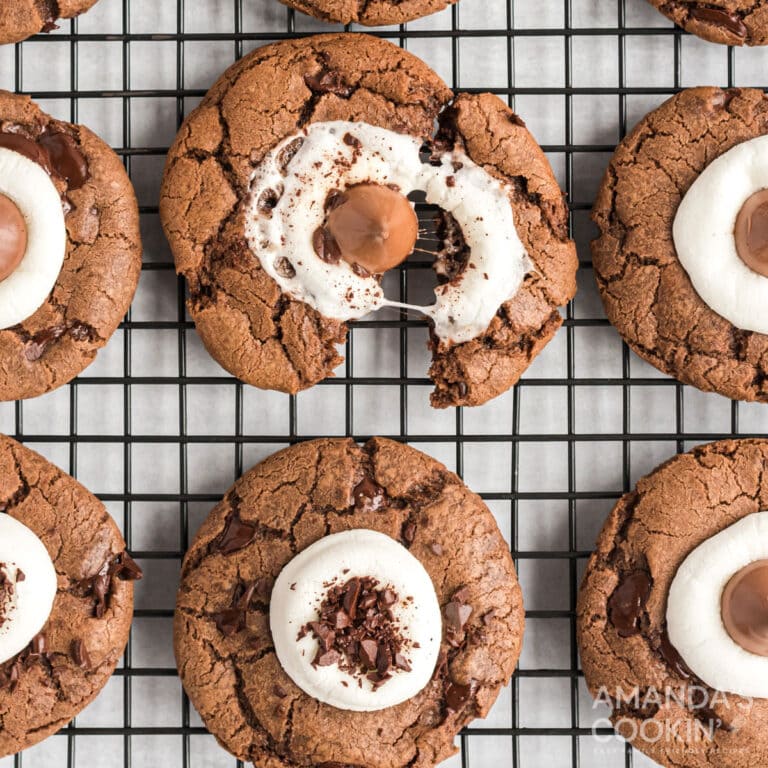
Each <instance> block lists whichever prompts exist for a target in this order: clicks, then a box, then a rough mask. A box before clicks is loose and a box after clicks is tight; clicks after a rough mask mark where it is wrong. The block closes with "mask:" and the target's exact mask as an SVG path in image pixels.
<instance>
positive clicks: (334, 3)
mask: <svg viewBox="0 0 768 768" xmlns="http://www.w3.org/2000/svg"><path fill="white" fill-rule="evenodd" d="M281 2H283V3H285V4H286V5H288V6H290V7H291V8H295V9H296V10H298V11H303V12H304V13H308V14H309V15H310V16H314V17H315V18H318V19H322V20H323V21H335V22H339V23H341V24H351V23H353V22H354V23H358V24H365V25H367V26H371V27H373V26H379V25H383V24H402V23H403V22H405V21H412V20H413V19H418V18H421V17H422V16H428V15H429V14H431V13H437V12H438V11H442V10H443V9H444V8H448V7H449V6H451V5H453V4H454V3H455V2H456V0H362V2H361V0H281Z"/></svg>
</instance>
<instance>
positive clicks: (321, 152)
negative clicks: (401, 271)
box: [160, 34, 577, 407]
mask: <svg viewBox="0 0 768 768" xmlns="http://www.w3.org/2000/svg"><path fill="white" fill-rule="evenodd" d="M435 121H438V123H439V130H438V131H437V132H436V133H435V128H434V126H435ZM414 194H418V195H420V196H422V198H424V199H426V202H427V203H430V204H432V205H434V206H436V208H437V209H438V211H439V212H440V217H441V223H440V225H439V227H438V233H440V236H441V238H442V240H443V244H442V247H441V248H440V249H439V251H440V252H439V253H438V254H437V256H436V258H435V271H436V272H437V276H438V282H439V285H438V287H437V288H436V289H435V303H434V304H431V305H429V306H414V305H410V304H403V303H401V302H397V301H393V300H391V299H390V298H388V297H387V296H385V294H384V290H383V288H382V276H383V275H384V274H385V273H386V272H388V271H389V270H392V269H395V268H397V267H398V266H399V265H400V264H402V262H403V261H404V260H405V259H407V258H408V256H409V255H410V254H411V253H412V252H413V251H414V249H415V248H416V242H417V239H418V236H419V224H418V221H417V218H416V214H415V211H414V207H413V205H412V204H411V202H410V200H409V196H412V195H414ZM160 213H161V218H162V222H163V226H164V228H165V232H166V234H167V236H168V239H169V241H170V244H171V248H172V250H173V253H174V257H175V260H176V266H177V270H178V271H179V273H181V274H182V275H184V277H185V278H186V279H187V282H188V284H189V291H190V300H189V308H190V312H191V314H192V316H193V318H194V320H195V324H196V327H197V330H198V332H199V333H200V335H201V337H202V339H203V341H204V343H205V345H206V347H207V348H208V350H209V351H210V352H211V354H212V355H213V356H214V357H215V358H216V359H217V360H218V361H219V362H220V363H221V364H222V365H223V366H224V367H225V368H226V369H227V370H229V371H230V372H232V373H233V374H234V375H236V376H238V377H239V378H240V379H242V380H244V381H246V382H248V383H250V384H254V385H256V386H259V387H263V388H268V389H276V390H280V391H283V392H291V393H295V392H298V391H299V390H302V389H306V388H308V387H311V386H312V385H314V384H316V383H317V382H319V381H321V380H323V379H324V378H326V377H328V376H331V375H333V371H334V369H335V368H336V367H337V366H338V365H339V364H340V363H341V362H342V358H341V357H340V356H339V353H338V345H339V344H341V343H342V342H343V341H344V340H345V337H346V333H347V323H348V322H349V321H354V320H358V319H360V318H363V317H365V316H366V315H369V314H370V313H372V312H375V311H376V310H378V309H380V308H382V307H395V308H400V309H403V310H407V311H409V312H411V313H420V314H422V315H425V316H426V317H427V318H428V320H429V324H430V331H431V348H432V351H433V365H432V369H431V376H432V379H433V380H434V382H435V391H434V394H433V396H432V403H433V405H435V406H437V407H447V406H451V405H479V404H481V403H484V402H486V401H487V400H489V399H491V398H492V397H495V396H496V395H499V394H500V393H502V392H504V391H506V390H507V389H508V388H509V387H511V386H512V385H513V384H515V383H516V382H517V380H518V379H519V377H520V376H521V374H522V373H523V371H525V369H526V368H527V367H528V365H529V364H530V363H531V361H532V360H533V358H534V357H535V356H536V355H537V354H538V352H539V351H540V350H541V349H542V348H543V347H544V345H545V344H546V343H547V342H548V341H549V339H551V338H552V336H553V334H554V333H555V332H556V330H557V329H558V328H559V327H560V325H561V323H562V319H561V315H560V312H559V311H558V308H559V307H561V306H563V305H564V304H565V303H567V301H568V300H569V299H570V298H571V297H572V296H573V295H574V292H575V272H576V267H577V259H576V252H575V248H574V245H573V243H572V241H571V240H570V239H569V236H568V213H567V206H566V204H565V201H564V197H563V194H562V192H561V190H560V188H559V187H558V185H557V182H556V181H555V178H554V176H553V174H552V170H551V168H550V166H549V163H548V162H547V160H546V158H545V156H544V154H543V152H542V151H541V149H540V148H539V146H538V145H537V144H536V142H535V141H534V139H533V137H532V136H531V134H530V133H529V132H528V130H527V129H526V127H525V125H524V124H523V122H522V120H520V118H519V117H517V116H516V115H515V114H514V113H513V112H512V111H511V110H510V109H509V108H508V107H507V106H506V105H505V104H504V103H503V102H502V101H500V100H499V99H498V98H497V97H496V96H493V95H490V94H482V95H469V94H464V95H461V96H458V97H456V98H455V99H454V98H453V94H452V93H451V91H450V90H449V89H448V88H447V87H446V86H445V84H444V83H443V82H442V81H441V80H440V79H439V78H438V76H437V75H436V74H435V73H434V72H432V71H431V70H430V69H429V68H428V67H427V66H426V65H425V64H424V63H423V62H421V61H420V60H419V59H417V58H415V57H414V56H412V55H411V54H409V53H407V52H406V51H403V50H402V49H400V48H398V47H397V46H394V45H392V44H391V43H388V42H386V41H383V40H379V39H376V38H373V37H369V36H366V35H350V34H347V35H323V36H316V37H309V38H305V39H302V40H291V41H285V42H281V43H277V44H274V45H268V46H265V47H263V48H260V49H258V50H257V51H255V52H253V53H252V54H251V55H249V56H247V57H246V58H244V59H243V60H242V61H240V62H238V63H237V64H235V65H234V66H233V67H232V68H231V69H229V70H228V71H227V72H226V73H225V74H224V75H223V77H222V78H221V79H220V80H219V81H218V83H217V84H216V85H214V87H213V88H212V89H211V90H210V91H209V93H208V95H207V96H206V97H205V98H204V99H203V102H202V103H201V105H200V106H199V107H198V108H197V109H196V110H195V111H194V112H193V113H192V114H191V115H190V116H189V117H188V118H187V120H186V122H185V123H184V125H183V126H182V128H181V130H180V132H179V135H178V137H177V139H176V141H175V143H174V145H173V147H172V148H171V150H170V153H169V156H168V162H167V166H166V172H165V177H164V180H163V185H162V191H161V201H160Z"/></svg>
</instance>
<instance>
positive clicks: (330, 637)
mask: <svg viewBox="0 0 768 768" xmlns="http://www.w3.org/2000/svg"><path fill="white" fill-rule="evenodd" d="M309 627H310V629H311V630H312V632H313V633H314V635H315V637H316V638H317V639H318V641H319V643H320V647H321V648H322V649H323V650H324V651H330V650H331V646H332V645H333V641H334V640H335V639H336V633H335V632H334V631H333V630H332V629H331V628H330V627H328V626H326V625H325V624H321V623H320V622H319V621H312V622H310V624H309Z"/></svg>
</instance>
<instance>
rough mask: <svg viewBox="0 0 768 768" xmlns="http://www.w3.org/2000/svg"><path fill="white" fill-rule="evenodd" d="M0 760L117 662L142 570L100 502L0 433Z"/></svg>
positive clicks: (88, 696) (91, 694)
mask: <svg viewBox="0 0 768 768" xmlns="http://www.w3.org/2000/svg"><path fill="white" fill-rule="evenodd" d="M0 531H2V536H1V537H0V758H1V757H5V756H7V755H12V754H14V753H16V752H18V751H20V750H22V749H26V748H27V747H30V746H32V745H33V744H36V743H37V742H39V741H42V740H43V739H44V738H46V737H47V736H50V735H51V734H53V733H55V732H56V731H58V730H59V729H60V728H63V727H64V726H65V725H66V724H67V723H68V722H69V721H70V720H71V719H72V718H73V717H74V716H75V715H76V714H77V713H78V712H80V710H82V709H83V708H84V707H85V706H86V705H87V704H89V703H90V702H91V701H92V700H93V699H94V698H95V696H96V695H97V694H98V693H99V691H100V690H101V689H102V688H103V687H104V685H105V684H106V682H107V680H108V679H109V677H110V675H111V674H112V672H113V670H114V669H115V666H116V665H117V662H118V661H119V659H120V657H121V656H122V653H123V650H124V648H125V645H126V643H127V641H128V633H129V630H130V626H131V618H132V616H133V584H132V583H131V582H132V581H133V580H134V579H138V578H141V571H140V570H139V568H138V566H137V565H136V564H135V563H134V562H133V560H132V559H131V557H130V556H129V555H128V553H127V552H126V550H125V542H124V541H123V537H122V536H121V535H120V531H119V530H118V528H117V526H116V525H115V523H114V522H113V520H112V518H111V517H110V516H109V514H108V513H107V511H106V509H105V508H104V506H103V504H101V502H100V501H98V499H96V497H95V496H93V495H92V494H91V493H89V492H88V491H87V490H86V489H85V488H83V487H82V486H81V485H80V484H79V483H78V482H76V481H75V480H74V479H73V478H71V477H69V475H66V474H65V473H64V472H62V471H61V470H60V469H58V468H57V467H54V466H53V465H52V464H50V463H49V462H47V461H46V460H45V459H43V458H42V457H41V456H39V455H38V454H36V453H34V452H33V451H30V450H29V449H28V448H25V447H24V446H22V445H19V444H18V443H17V442H15V441H14V440H11V439H10V438H8V437H5V436H0Z"/></svg>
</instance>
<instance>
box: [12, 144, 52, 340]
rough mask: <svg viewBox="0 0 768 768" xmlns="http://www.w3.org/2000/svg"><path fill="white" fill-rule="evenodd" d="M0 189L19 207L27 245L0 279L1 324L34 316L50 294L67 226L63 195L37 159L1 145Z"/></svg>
mask: <svg viewBox="0 0 768 768" xmlns="http://www.w3.org/2000/svg"><path fill="white" fill-rule="evenodd" d="M0 193H2V194H4V195H5V196H6V197H8V198H10V199H11V200H12V201H13V202H14V203H15V204H16V206H17V207H18V209H19V211H21V214H22V216H23V217H24V221H25V222H26V225H27V250H26V253H25V254H24V258H23V259H22V260H21V263H20V264H19V266H18V267H17V268H16V269H15V270H14V271H13V273H12V274H11V275H10V276H9V277H7V278H5V280H3V281H1V282H0V329H2V328H10V327H11V326H13V325H16V324H17V323H21V322H23V321H24V320H26V319H27V318H28V317H30V316H32V315H33V314H34V313H35V312H36V311H37V310H38V309H39V308H40V306H41V305H42V304H43V302H45V300H46V299H47V298H48V294H49V293H50V292H51V290H52V288H53V286H54V285H55V284H56V280H57V278H58V276H59V272H60V271H61V265H62V264H63V263H64V255H65V253H66V250H67V231H66V227H65V225H64V211H63V209H62V207H61V197H60V196H59V193H58V192H57V190H56V187H55V186H54V184H53V182H52V181H51V177H50V176H49V175H48V174H47V173H46V172H45V171H44V170H43V169H42V168H41V167H40V166H39V165H38V164H37V163H35V162H33V161H32V160H30V159H29V158H27V157H25V156H24V155H22V154H20V153H18V152H14V151H13V150H12V149H5V148H4V147H0Z"/></svg>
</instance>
